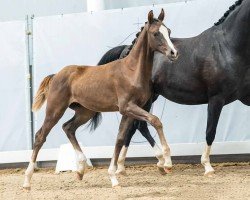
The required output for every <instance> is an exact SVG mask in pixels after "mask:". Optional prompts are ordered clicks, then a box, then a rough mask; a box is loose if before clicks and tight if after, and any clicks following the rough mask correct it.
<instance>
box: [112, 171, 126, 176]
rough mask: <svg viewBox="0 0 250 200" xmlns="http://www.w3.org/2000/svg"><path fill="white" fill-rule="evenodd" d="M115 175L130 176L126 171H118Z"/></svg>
mask: <svg viewBox="0 0 250 200" xmlns="http://www.w3.org/2000/svg"><path fill="white" fill-rule="evenodd" d="M115 174H116V175H122V176H128V174H127V172H126V171H125V170H116V172H115Z"/></svg>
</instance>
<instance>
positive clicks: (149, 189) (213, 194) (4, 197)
mask: <svg viewBox="0 0 250 200" xmlns="http://www.w3.org/2000/svg"><path fill="white" fill-rule="evenodd" d="M213 166H214V168H215V170H216V174H215V175H214V176H213V177H212V178H208V177H203V176H202V174H203V168H202V166H201V165H180V164H179V165H175V166H174V171H173V173H172V174H169V175H165V176H162V175H160V174H159V173H158V171H157V169H156V167H155V166H153V165H145V166H132V167H127V174H128V176H119V181H120V184H121V186H122V188H116V189H113V188H111V184H110V181H109V178H108V175H107V168H100V167H98V168H93V169H88V171H87V173H86V174H85V176H84V178H83V180H82V181H78V180H76V178H75V174H74V173H71V172H64V173H61V174H59V175H56V174H54V169H40V170H38V171H37V172H36V173H35V174H34V175H33V179H32V189H31V191H29V192H27V191H24V190H23V189H22V187H21V186H22V183H23V178H24V175H23V174H24V170H23V169H10V170H0V199H1V200H9V199H46V200H47V199H53V200H54V199H59V200H61V199H74V200H75V199H78V200H80V199H87V200H89V199H102V200H105V199H167V200H173V199H178V200H179V199H183V200H189V199H192V200H196V199H197V200H198V199H199V200H206V199H211V200H217V199H218V200H225V199H226V200H228V199H232V200H236V199H237V200H250V163H223V164H214V165H213Z"/></svg>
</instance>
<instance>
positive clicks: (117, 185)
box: [112, 183, 122, 189]
mask: <svg viewBox="0 0 250 200" xmlns="http://www.w3.org/2000/svg"><path fill="white" fill-rule="evenodd" d="M112 188H113V189H120V188H122V187H121V186H120V185H119V183H118V184H115V185H112Z"/></svg>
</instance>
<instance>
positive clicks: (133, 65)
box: [128, 27, 154, 82]
mask: <svg viewBox="0 0 250 200" xmlns="http://www.w3.org/2000/svg"><path fill="white" fill-rule="evenodd" d="M153 57H154V52H153V50H152V49H151V48H150V46H149V44H148V35H147V31H146V27H145V28H144V29H143V30H142V32H141V33H140V35H139V37H138V40H137V42H136V44H135V45H134V47H133V49H132V50H131V51H130V53H129V55H128V62H129V64H128V67H129V68H130V69H131V70H133V71H134V74H135V75H136V76H137V79H138V81H143V82H144V81H150V80H151V75H152V67H153Z"/></svg>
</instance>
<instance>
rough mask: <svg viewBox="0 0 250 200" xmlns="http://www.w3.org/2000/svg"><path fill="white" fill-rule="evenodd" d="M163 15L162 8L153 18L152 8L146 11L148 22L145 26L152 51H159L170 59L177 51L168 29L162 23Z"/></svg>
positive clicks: (175, 57) (174, 58) (173, 58)
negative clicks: (156, 16)
mask: <svg viewBox="0 0 250 200" xmlns="http://www.w3.org/2000/svg"><path fill="white" fill-rule="evenodd" d="M164 16H165V13H164V10H163V9H162V10H161V13H160V15H159V16H158V19H155V18H154V14H153V11H152V10H151V11H150V12H149V13H148V23H147V25H146V26H145V27H147V32H148V43H149V46H150V47H151V48H152V49H153V51H159V52H160V53H162V54H164V55H166V56H167V57H168V58H169V59H170V60H176V59H177V57H178V51H177V50H176V48H175V47H174V45H173V43H172V42H171V40H170V33H171V31H170V29H169V28H167V27H166V26H165V25H164V24H163V20H164Z"/></svg>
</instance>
